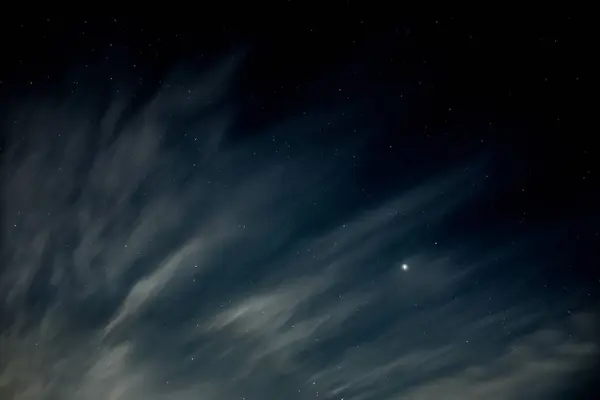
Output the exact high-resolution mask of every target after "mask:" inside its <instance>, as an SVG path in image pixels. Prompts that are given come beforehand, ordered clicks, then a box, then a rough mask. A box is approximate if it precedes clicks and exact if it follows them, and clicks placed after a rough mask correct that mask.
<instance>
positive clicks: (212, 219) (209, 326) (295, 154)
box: [0, 63, 599, 400]
mask: <svg viewBox="0 0 600 400" xmlns="http://www.w3.org/2000/svg"><path fill="white" fill-rule="evenodd" d="M231 69H232V67H231V65H230V63H227V65H226V66H225V67H219V68H216V69H215V71H216V72H215V73H214V74H216V76H213V75H214V74H212V75H209V76H207V77H206V79H203V80H201V81H199V82H195V83H194V84H193V85H194V86H190V85H191V84H187V85H183V86H182V85H181V84H180V83H179V81H178V80H176V81H174V83H172V84H169V83H166V84H164V85H163V86H162V88H161V89H160V90H159V91H158V93H157V95H156V96H155V97H154V98H153V99H152V100H151V101H149V102H148V104H147V105H146V106H145V107H143V108H142V109H138V110H136V111H135V112H129V111H127V104H128V98H127V97H125V96H124V95H123V94H122V93H121V94H119V95H117V97H116V98H115V99H113V100H112V101H111V103H110V106H108V107H101V106H99V105H98V104H95V103H93V102H88V103H82V104H75V103H73V102H71V101H69V100H63V101H62V102H61V101H56V99H52V100H53V101H50V100H48V101H43V100H37V101H35V102H34V103H24V104H22V106H21V108H19V109H18V110H15V111H14V115H15V118H14V119H13V120H12V121H10V123H8V125H7V126H8V128H7V130H8V131H9V137H10V141H9V143H8V146H7V148H6V149H5V151H4V154H3V160H2V178H1V179H2V181H1V184H2V192H1V193H2V196H3V198H2V214H3V216H2V227H1V229H2V230H3V244H2V251H1V254H0V255H1V257H2V258H1V260H0V261H1V262H0V264H1V265H2V267H1V269H0V303H1V304H2V306H1V307H2V315H3V318H2V323H1V324H0V329H1V331H0V350H1V357H0V397H2V398H8V399H18V400H29V399H50V400H53V399H62V400H70V399H89V400H106V399H111V400H117V399H128V400H136V399H145V400H154V399H171V400H186V399H196V398H202V399H206V400H226V399H240V398H243V399H247V400H250V399H265V398H272V399H276V398H288V399H290V400H292V399H307V398H316V396H317V395H318V398H322V399H338V400H339V399H345V400H350V399H353V400H359V399H364V400H369V399H409V400H410V399H426V398H427V399H428V398H444V399H453V398H457V399H458V398H460V399H515V398H521V397H522V398H527V399H536V398H540V399H541V398H548V396H549V395H551V394H552V393H553V391H554V390H557V388H558V389H559V388H560V387H561V385H564V384H566V383H568V380H569V379H571V378H572V374H574V373H576V372H578V371H580V370H585V368H586V367H587V366H588V365H590V363H591V362H593V360H594V358H595V357H597V356H598V350H599V348H598V343H597V341H596V340H594V333H596V330H597V329H596V325H595V324H596V319H595V315H593V314H590V313H583V312H581V313H574V314H573V315H571V316H565V317H564V318H559V319H556V318H552V320H551V318H550V317H551V316H552V315H551V313H549V312H548V311H547V310H545V309H544V308H543V307H540V306H539V305H538V303H537V302H536V299H532V298H530V297H527V296H526V295H524V293H522V292H519V293H516V294H515V295H514V296H511V297H508V296H503V293H505V291H507V290H514V288H511V287H506V285H504V284H503V283H500V284H498V283H497V282H495V281H494V280H493V279H492V280H490V279H486V278H485V277H486V276H493V274H494V271H497V270H498V269H499V268H502V265H501V264H502V263H503V262H507V261H505V260H503V261H498V260H497V258H496V255H497V254H498V252H503V250H502V246H500V245H499V246H498V248H497V249H492V250H490V249H481V248H478V247H477V246H475V245H473V246H470V245H469V243H456V242H455V241H454V240H453V239H452V238H451V237H448V238H447V240H446V241H445V242H444V245H441V244H440V245H438V243H437V241H436V242H434V241H433V240H430V232H431V231H432V230H435V231H436V232H443V231H444V229H445V224H446V222H447V219H448V217H450V216H455V215H457V214H458V213H462V212H465V210H464V209H465V206H466V205H467V204H470V202H472V201H473V200H474V199H476V198H477V196H478V195H479V191H480V190H483V189H480V188H477V187H476V186H475V185H473V182H474V181H478V180H480V178H481V176H480V175H481V173H482V171H481V170H480V168H479V166H478V165H471V168H469V169H465V168H461V167H457V168H455V169H454V170H450V171H445V172H444V173H442V174H439V175H437V176H435V177H431V179H429V180H425V181H423V182H422V183H421V184H419V185H415V186H413V187H398V189H397V190H396V191H395V193H394V194H393V195H389V196H388V197H387V198H381V199H377V200H376V201H370V202H365V203H363V204H362V205H356V206H352V207H350V206H348V207H346V206H343V207H342V206H341V205H343V203H344V202H345V201H346V200H347V199H346V198H345V194H346V193H347V187H348V186H351V185H352V184H353V176H352V168H351V167H350V166H349V165H347V164H346V163H344V162H343V161H340V160H339V159H337V158H336V157H334V156H332V157H329V158H323V157H317V156H315V153H314V152H311V151H309V148H308V147H307V146H299V149H298V150H296V149H295V148H294V147H293V146H290V145H289V142H288V141H286V140H285V138H286V133H285V132H281V131H282V130H283V128H280V127H274V128H272V129H270V130H268V131H267V132H265V133H264V134H263V135H256V136H253V137H251V138H250V139H245V140H243V141H235V140H231V141H230V140H227V130H228V127H231V126H232V119H233V118H234V117H233V116H232V115H233V114H232V113H231V112H229V111H230V110H223V111H222V112H219V113H217V114H216V116H215V114H213V115H211V118H207V120H206V121H202V122H200V123H198V122H194V123H193V124H190V123H189V120H191V119H192V118H190V115H195V114H201V113H202V112H203V111H205V110H204V108H206V107H214V105H215V104H221V103H222V104H226V102H224V101H223V100H224V97H226V90H224V89H223V88H224V87H226V86H227V82H228V81H227V77H228V76H230V74H231V73H232V72H231ZM224 71H225V72H226V73H224ZM224 75H226V77H224ZM215 82H217V83H218V84H216V83H215ZM182 88H183V89H182ZM184 89H185V90H184ZM190 93H193V94H192V95H190ZM224 107H225V106H224ZM302 124H303V126H302V129H300V130H302V131H306V133H303V134H306V135H307V137H308V136H309V135H310V130H311V129H315V127H314V126H311V124H310V122H302ZM182 126H183V127H182ZM180 127H182V128H180ZM276 137H277V139H276ZM282 138H284V139H282ZM279 139H281V140H279ZM289 139H290V141H293V139H292V138H291V136H290V138H289ZM296 139H297V138H296ZM315 146H318V145H315ZM352 151H360V150H359V149H356V148H355V149H352ZM390 184H393V182H391V183H390ZM338 206H339V207H338ZM438 236H439V235H438ZM404 263H406V264H408V265H410V269H408V270H403V269H402V268H401V265H402V264H404ZM521 278H523V279H524V277H522V276H520V275H519V274H515V277H514V279H515V280H519V279H521Z"/></svg>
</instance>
